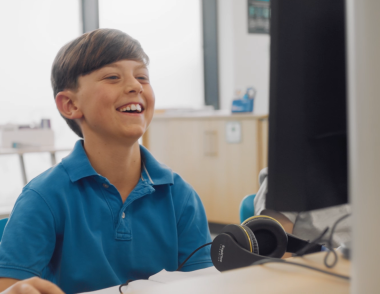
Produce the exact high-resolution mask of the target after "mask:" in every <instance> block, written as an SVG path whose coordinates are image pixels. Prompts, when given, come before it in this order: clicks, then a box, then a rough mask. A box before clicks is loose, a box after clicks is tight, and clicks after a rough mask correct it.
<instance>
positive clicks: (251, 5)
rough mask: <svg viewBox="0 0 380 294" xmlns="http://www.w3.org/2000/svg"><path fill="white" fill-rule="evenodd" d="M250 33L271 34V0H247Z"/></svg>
mask: <svg viewBox="0 0 380 294" xmlns="http://www.w3.org/2000/svg"><path fill="white" fill-rule="evenodd" d="M247 3H248V33H250V34H269V19H270V5H269V0H247Z"/></svg>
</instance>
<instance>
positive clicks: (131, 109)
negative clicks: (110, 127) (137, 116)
mask: <svg viewBox="0 0 380 294" xmlns="http://www.w3.org/2000/svg"><path fill="white" fill-rule="evenodd" d="M117 111H119V112H124V113H141V112H143V111H144V107H143V106H142V105H141V104H138V103H133V104H128V105H126V106H122V107H119V108H118V109H117Z"/></svg>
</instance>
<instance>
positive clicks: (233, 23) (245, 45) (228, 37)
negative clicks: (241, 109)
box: [217, 0, 270, 114]
mask: <svg viewBox="0 0 380 294" xmlns="http://www.w3.org/2000/svg"><path fill="white" fill-rule="evenodd" d="M217 5H218V39H219V40H218V42H219V93H220V94H219V95H220V105H221V109H230V108H231V103H232V100H233V98H234V94H235V89H237V88H240V89H243V90H244V91H245V89H246V88H247V87H250V86H253V87H255V88H256V90H257V95H256V98H257V99H256V100H255V109H254V113H256V114H266V113H268V112H269V57H270V50H269V49H270V42H269V41H270V40H269V35H261V34H248V27H247V17H248V16H247V14H248V12H247V9H248V7H247V1H246V0H218V2H217Z"/></svg>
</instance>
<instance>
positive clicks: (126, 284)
mask: <svg viewBox="0 0 380 294" xmlns="http://www.w3.org/2000/svg"><path fill="white" fill-rule="evenodd" d="M130 282H133V280H128V281H126V282H125V283H124V284H121V285H120V287H119V292H120V294H123V292H121V287H123V286H128V284H129V283H130Z"/></svg>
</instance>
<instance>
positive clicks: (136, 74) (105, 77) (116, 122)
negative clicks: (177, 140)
mask: <svg viewBox="0 0 380 294" xmlns="http://www.w3.org/2000/svg"><path fill="white" fill-rule="evenodd" d="M78 82H79V88H78V90H77V91H76V92H75V97H74V100H76V101H75V104H76V106H77V107H78V108H79V110H80V111H81V113H82V114H83V116H82V117H81V118H80V121H81V129H82V132H83V135H84V137H85V138H86V136H97V137H101V138H103V139H111V140H113V139H116V140H121V141H125V140H128V141H131V140H132V141H137V139H138V138H139V137H141V136H142V135H143V134H144V132H145V131H146V129H147V128H148V126H149V124H150V122H151V120H152V117H153V112H154V102H155V97H154V93H153V89H152V87H151V85H150V81H149V72H148V69H147V68H146V66H145V65H144V63H142V62H138V61H134V60H121V61H117V62H114V63H111V64H108V65H106V66H104V67H102V68H100V69H98V70H95V71H93V72H92V73H90V74H88V75H85V76H80V77H79V78H78Z"/></svg>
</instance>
